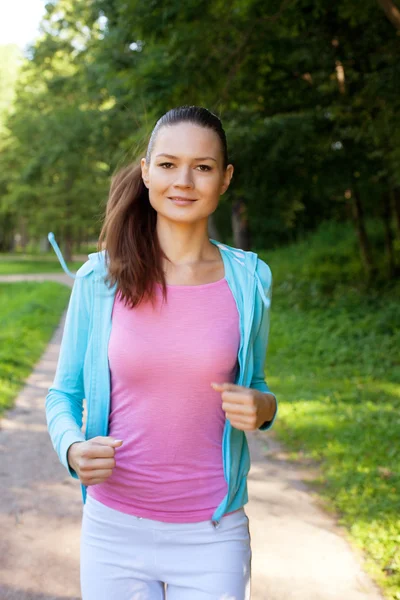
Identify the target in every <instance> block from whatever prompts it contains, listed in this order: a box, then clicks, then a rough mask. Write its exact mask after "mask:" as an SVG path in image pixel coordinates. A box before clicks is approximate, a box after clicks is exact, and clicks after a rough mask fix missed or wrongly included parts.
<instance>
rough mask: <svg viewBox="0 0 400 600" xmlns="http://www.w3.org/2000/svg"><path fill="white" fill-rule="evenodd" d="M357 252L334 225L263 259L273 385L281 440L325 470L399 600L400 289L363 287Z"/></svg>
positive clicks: (322, 477) (372, 564)
mask: <svg viewBox="0 0 400 600" xmlns="http://www.w3.org/2000/svg"><path fill="white" fill-rule="evenodd" d="M369 226H370V230H371V231H373V229H374V228H373V224H372V223H369ZM378 233H379V232H375V235H378ZM353 245H354V240H353V239H352V236H351V232H350V231H346V230H345V229H344V228H343V225H336V227H334V226H333V225H332V224H331V223H330V224H326V225H325V226H323V227H321V229H320V230H319V231H317V232H316V233H315V234H314V235H313V236H311V237H309V238H308V239H306V240H304V241H303V242H302V243H301V244H297V245H293V246H290V247H287V248H285V249H278V250H273V251H269V252H262V253H261V256H262V257H263V258H264V259H265V260H266V261H267V262H268V263H269V265H270V266H271V269H272V274H273V296H272V298H273V299H272V310H271V328H270V344H269V350H268V358H267V381H268V383H269V385H270V387H271V389H273V390H274V392H275V393H276V394H277V397H278V399H279V401H280V410H279V417H278V419H277V421H276V430H277V433H278V435H279V437H280V438H281V440H282V441H284V443H285V444H286V446H287V447H288V448H289V449H290V450H291V452H292V454H291V456H292V458H293V459H294V460H297V461H304V460H305V461H307V460H311V461H312V463H313V464H316V465H318V475H317V477H316V479H315V481H314V482H313V486H314V487H315V489H316V490H317V492H318V493H319V494H320V495H321V496H322V497H323V498H324V499H325V500H326V506H327V507H328V508H331V509H332V510H333V511H334V512H335V513H336V515H337V517H338V519H339V522H340V523H342V524H343V525H344V526H345V527H346V528H347V530H348V531H349V534H350V536H351V539H352V541H353V543H354V544H355V545H357V546H358V547H360V548H361V549H362V550H363V551H364V552H365V554H366V557H367V566H368V569H369V571H370V573H371V574H372V575H373V576H374V577H375V578H376V580H377V581H378V583H379V584H380V585H381V586H383V588H384V589H385V593H386V597H387V598H390V599H393V600H397V598H398V597H399V593H400V562H399V556H400V554H399V541H400V518H399V497H400V470H399V465H400V446H399V443H398V441H399V438H400V419H399V414H400V360H399V352H398V348H399V346H400V310H399V302H398V298H399V294H400V285H399V284H398V283H394V284H393V285H387V286H376V287H375V288H371V287H370V286H366V284H362V283H361V284H360V283H357V278H356V274H358V271H359V269H361V265H360V264H357V263H356V262H355V261H354V260H350V261H348V258H349V257H350V258H351V257H352V256H353ZM339 261H340V268H339V269H338V263H339Z"/></svg>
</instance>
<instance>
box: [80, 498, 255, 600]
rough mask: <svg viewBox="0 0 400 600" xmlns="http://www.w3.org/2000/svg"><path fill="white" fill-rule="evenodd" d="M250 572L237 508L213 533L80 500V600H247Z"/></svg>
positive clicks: (245, 529)
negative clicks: (83, 502) (82, 505)
mask: <svg viewBox="0 0 400 600" xmlns="http://www.w3.org/2000/svg"><path fill="white" fill-rule="evenodd" d="M250 567H251V549H250V534H249V525H248V517H247V515H246V513H245V511H244V509H243V508H242V509H240V510H239V511H237V512H234V513H232V514H230V515H225V516H224V517H222V520H221V521H220V524H219V526H218V527H216V528H215V527H214V526H213V524H212V523H211V521H201V522H200V523H163V522H161V521H154V520H152V519H145V518H140V517H134V516H132V515H128V514H125V513H122V512H120V511H118V510H114V509H113V508H109V507H107V506H105V505H104V504H102V503H101V502H98V501H97V500H95V499H93V498H91V497H90V496H89V495H87V496H86V503H85V505H84V508H83V516H82V531H81V563H80V578H81V592H82V600H164V599H165V598H167V599H168V600H249V598H250Z"/></svg>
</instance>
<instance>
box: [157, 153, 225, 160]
mask: <svg viewBox="0 0 400 600" xmlns="http://www.w3.org/2000/svg"><path fill="white" fill-rule="evenodd" d="M157 156H167V157H168V158H175V159H178V157H177V156H174V155H173V154H165V152H162V153H161V154H156V158H157ZM194 160H214V161H215V162H217V161H216V160H215V158H213V157H212V156H202V157H200V158H195V159H194Z"/></svg>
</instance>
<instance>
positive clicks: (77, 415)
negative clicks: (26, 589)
mask: <svg viewBox="0 0 400 600" xmlns="http://www.w3.org/2000/svg"><path fill="white" fill-rule="evenodd" d="M232 174H233V166H232V165H231V164H228V156H227V145H226V138H225V133H224V130H223V128H222V125H221V122H220V120H219V118H218V117H217V116H215V115H214V114H212V113H211V112H209V111H208V110H206V109H205V108H201V107H195V106H190V107H186V106H185V107H180V108H176V109H173V110H170V111H169V112H167V113H166V114H165V115H164V116H163V117H162V118H161V119H160V120H159V121H158V122H157V123H156V125H155V127H154V130H153V132H152V135H151V137H150V141H149V144H148V149H147V154H146V157H145V158H142V159H141V162H140V164H136V165H130V166H128V167H126V168H124V169H122V170H121V171H120V172H119V173H117V174H116V175H115V176H114V178H113V180H112V183H111V190H110V196H109V200H108V204H107V208H106V216H105V221H104V224H103V228H102V231H101V234H100V238H99V248H101V247H103V248H104V250H102V251H100V252H97V253H94V254H91V255H90V256H89V260H88V261H87V262H86V263H85V264H84V265H83V266H82V267H81V268H80V269H79V270H78V272H77V274H76V279H75V282H74V287H73V290H72V294H71V299H70V304H69V307H68V313H67V318H66V322H65V328H64V334H63V339H62V344H61V349H60V356H59V361H58V366H57V372H56V376H55V380H54V382H53V385H52V387H50V388H49V392H48V395H47V398H46V415H47V423H48V427H49V433H50V436H51V439H52V443H53V446H54V448H55V450H56V451H57V453H58V456H59V458H60V461H61V462H62V464H63V465H64V466H65V467H66V468H67V469H68V471H69V473H70V474H71V475H72V477H74V478H77V479H79V480H80V482H81V486H82V495H83V501H84V508H83V518H82V533H81V565H80V569H81V571H80V573H81V589H82V598H83V600H110V599H114V598H115V599H118V600H133V599H140V600H147V599H148V600H150V599H151V600H156V599H157V600H159V599H162V598H165V597H167V598H168V600H183V599H184V600H206V599H208V600H214V599H215V600H217V599H218V600H222V599H224V600H227V599H230V600H243V599H248V598H249V597H250V564H251V548H250V535H249V527H248V518H247V515H246V513H245V511H244V508H243V507H244V504H246V503H247V501H248V496H247V474H248V471H249V467H250V459H249V451H248V446H247V442H246V434H245V432H246V431H252V430H256V429H261V430H266V429H269V428H270V427H271V425H272V423H273V421H274V419H275V416H276V411H277V402H276V398H275V395H274V394H272V393H271V392H270V391H269V388H268V386H267V384H266V382H265V379H264V362H265V355H266V350H267V341H268V330H269V307H270V299H271V285H272V279H271V271H270V269H269V267H268V265H267V264H266V263H265V262H263V261H262V260H260V259H259V258H258V257H257V255H256V254H255V253H253V252H244V251H243V250H239V249H235V248H232V247H229V246H225V245H223V244H219V243H218V242H216V241H215V240H212V239H209V237H208V233H207V225H208V217H209V216H210V215H211V214H212V213H213V212H214V211H215V210H216V209H217V206H218V202H219V198H220V196H221V195H222V194H223V193H224V192H225V191H226V190H227V189H228V186H229V184H230V181H231V178H232ZM53 245H55V244H53ZM57 251H58V249H57ZM62 264H64V266H65V263H64V262H63V261H62ZM83 398H86V401H87V419H86V432H85V434H84V433H82V431H81V427H82V399H83ZM165 594H166V596H165Z"/></svg>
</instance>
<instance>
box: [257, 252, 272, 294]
mask: <svg viewBox="0 0 400 600" xmlns="http://www.w3.org/2000/svg"><path fill="white" fill-rule="evenodd" d="M257 275H258V277H259V278H260V281H261V283H262V285H263V288H264V290H267V289H269V288H270V287H271V286H272V271H271V268H270V266H269V265H268V264H267V263H266V262H265V261H263V260H262V259H261V258H259V257H258V258H257Z"/></svg>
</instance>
